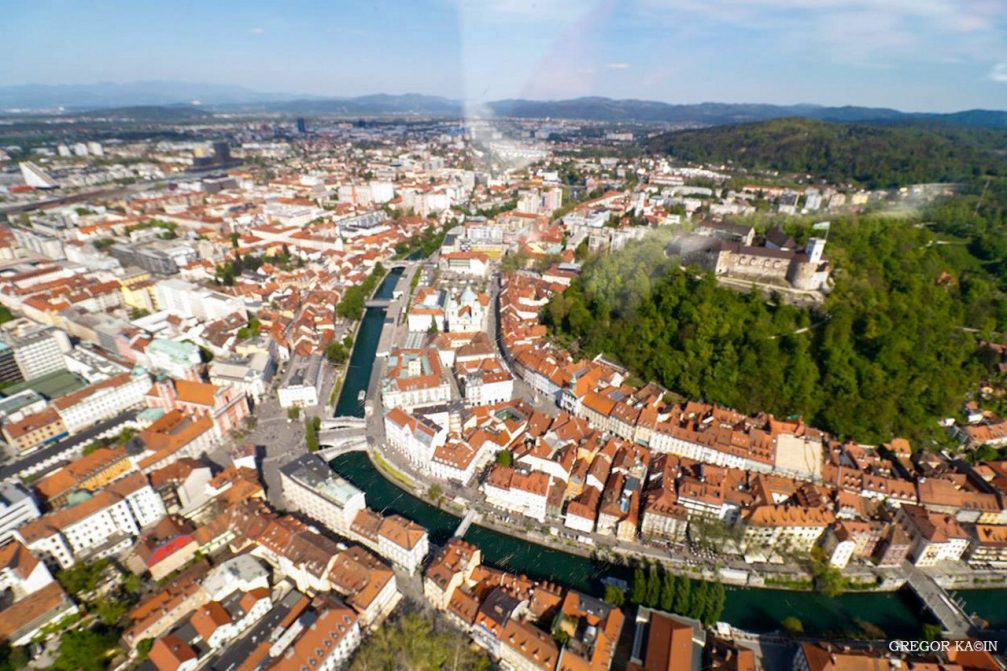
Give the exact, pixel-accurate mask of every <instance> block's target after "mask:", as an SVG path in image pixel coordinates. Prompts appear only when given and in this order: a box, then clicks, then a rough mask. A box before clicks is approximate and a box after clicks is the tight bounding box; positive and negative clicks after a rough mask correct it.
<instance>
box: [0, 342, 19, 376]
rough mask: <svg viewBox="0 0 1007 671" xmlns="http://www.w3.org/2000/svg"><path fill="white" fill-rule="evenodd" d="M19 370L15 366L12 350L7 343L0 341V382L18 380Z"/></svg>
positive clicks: (15, 361)
mask: <svg viewBox="0 0 1007 671" xmlns="http://www.w3.org/2000/svg"><path fill="white" fill-rule="evenodd" d="M22 379H23V378H22V377H21V370H20V369H19V368H18V367H17V360H16V359H15V358H14V350H12V349H11V348H10V345H8V344H7V343H2V342H0V383H2V382H20V381H21V380H22Z"/></svg>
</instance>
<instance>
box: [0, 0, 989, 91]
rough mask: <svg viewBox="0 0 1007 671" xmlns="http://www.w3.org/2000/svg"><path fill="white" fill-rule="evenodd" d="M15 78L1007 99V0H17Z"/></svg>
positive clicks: (3, 65) (261, 86)
mask: <svg viewBox="0 0 1007 671" xmlns="http://www.w3.org/2000/svg"><path fill="white" fill-rule="evenodd" d="M0 16H2V17H3V19H2V34H3V42H4V47H5V48H4V56H3V58H2V59H0V86H7V85H18V84H89V83H94V82H119V83H122V82H131V81H151V80H158V81H186V82H201V83H203V82H205V83H212V84H227V85H239V86H244V87H247V88H250V89H253V90H256V91H268V92H283V93H292V94H313V95H324V96H355V95H365V94H370V93H406V92H413V93H424V94H432V95H442V96H447V97H450V98H458V99H465V100H470V101H476V102H478V101H488V100H497V99H501V98H513V97H523V98H533V99H559V98H569V97H576V96H586V95H603V96H609V97H614V98H639V99H646V100H660V101H664V102H671V103H697V102H705V101H714V102H758V103H776V104H794V103H817V104H823V105H847V104H849V105H869V106H884V107H893V108H896V109H901V110H905V111H952V110H961V109H970V108H980V107H981V108H990V109H1007V0H622V1H618V0H401V1H400V2H390V1H384V0H357V1H354V2H349V1H344V0H328V1H324V0H318V1H316V0H285V1H284V2H275V1H273V0H268V1H267V0H241V1H240V2H238V1H231V0H201V1H198V2H185V1H177V0H172V1H170V2H159V1H157V0H97V1H90V2H84V1H75V0H52V1H50V0H32V1H31V2H24V1H23V0H0Z"/></svg>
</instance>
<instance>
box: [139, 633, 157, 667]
mask: <svg viewBox="0 0 1007 671" xmlns="http://www.w3.org/2000/svg"><path fill="white" fill-rule="evenodd" d="M153 647H154V639H152V638H145V639H143V640H142V641H140V642H139V643H137V644H136V654H137V656H138V657H139V659H140V661H141V662H142V661H143V660H145V659H147V657H149V656H150V649H151V648H153Z"/></svg>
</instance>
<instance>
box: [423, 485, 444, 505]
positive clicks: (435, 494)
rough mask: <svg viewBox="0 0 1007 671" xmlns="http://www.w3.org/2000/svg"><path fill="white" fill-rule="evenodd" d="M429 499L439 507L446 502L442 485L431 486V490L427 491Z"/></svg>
mask: <svg viewBox="0 0 1007 671" xmlns="http://www.w3.org/2000/svg"><path fill="white" fill-rule="evenodd" d="M427 498H429V499H430V500H431V501H433V502H434V503H436V504H437V505H438V506H439V505H440V504H441V501H443V500H444V490H443V489H441V486H440V485H430V488H429V489H428V490H427Z"/></svg>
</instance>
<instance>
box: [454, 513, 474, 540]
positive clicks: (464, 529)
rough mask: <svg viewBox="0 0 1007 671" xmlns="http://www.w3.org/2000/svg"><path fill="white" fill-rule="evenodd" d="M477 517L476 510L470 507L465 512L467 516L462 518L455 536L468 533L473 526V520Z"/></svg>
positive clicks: (460, 536) (458, 536) (462, 535)
mask: <svg viewBox="0 0 1007 671" xmlns="http://www.w3.org/2000/svg"><path fill="white" fill-rule="evenodd" d="M477 517H478V514H477V513H476V511H475V510H472V509H471V508H470V509H469V511H468V512H467V513H465V517H463V518H462V521H461V524H459V525H458V528H457V529H455V535H454V537H455V538H462V537H464V536H465V534H466V533H468V530H469V527H470V526H472V522H474V521H475V520H476V518H477Z"/></svg>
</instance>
